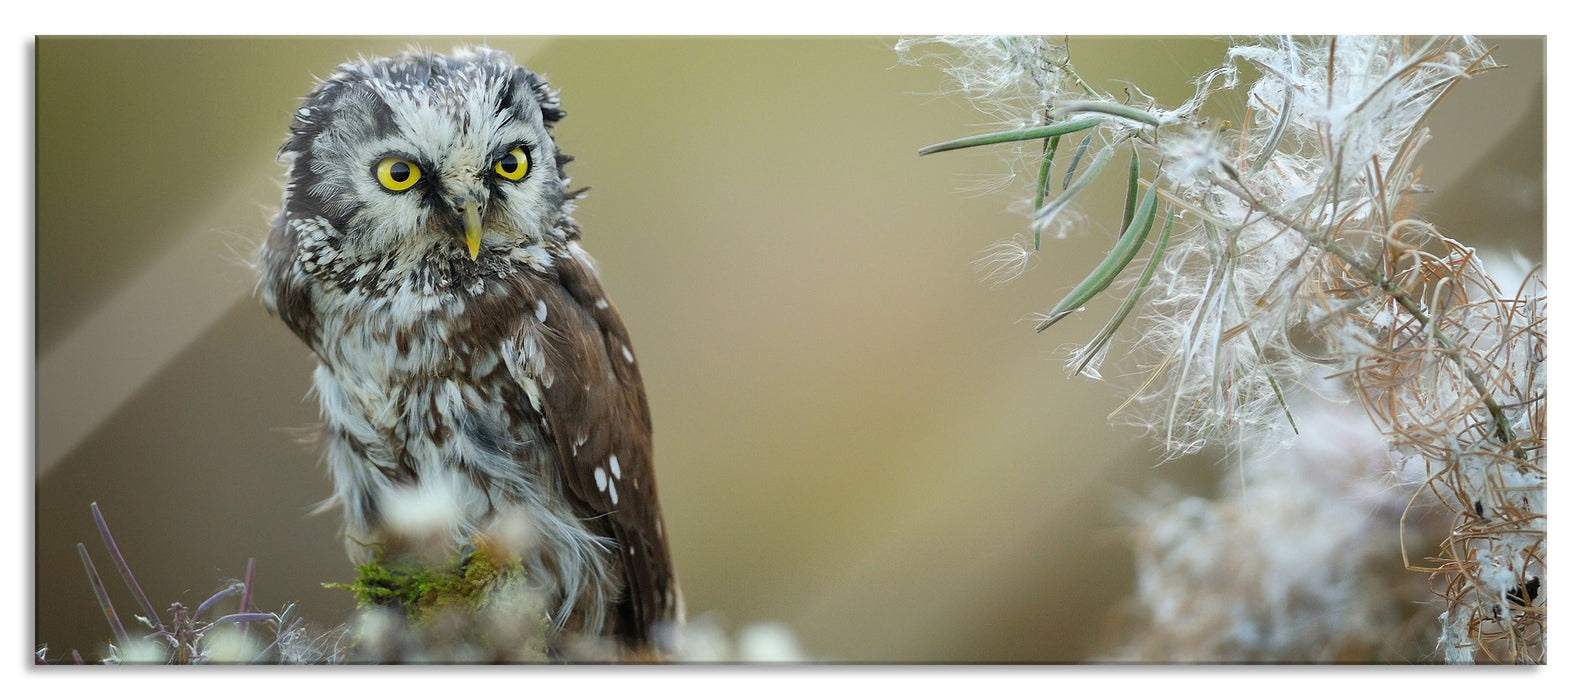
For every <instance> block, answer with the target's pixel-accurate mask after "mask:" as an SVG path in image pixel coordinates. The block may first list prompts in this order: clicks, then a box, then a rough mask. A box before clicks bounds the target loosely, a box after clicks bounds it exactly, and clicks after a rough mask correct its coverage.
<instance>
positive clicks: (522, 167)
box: [494, 146, 530, 180]
mask: <svg viewBox="0 0 1582 700" xmlns="http://www.w3.org/2000/svg"><path fill="white" fill-rule="evenodd" d="M529 164H530V162H529V160H528V158H527V151H524V150H522V147H521V146H517V147H516V148H513V149H511V152H510V153H507V154H505V156H504V157H502V158H500V160H498V161H495V164H494V171H495V172H497V173H499V174H500V177H503V178H505V179H507V180H520V179H522V178H524V177H527V166H528V165H529Z"/></svg>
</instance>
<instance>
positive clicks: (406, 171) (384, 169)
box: [374, 158, 423, 192]
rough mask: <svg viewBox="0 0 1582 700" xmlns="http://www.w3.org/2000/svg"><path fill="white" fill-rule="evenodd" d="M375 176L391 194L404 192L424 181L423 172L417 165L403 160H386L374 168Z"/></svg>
mask: <svg viewBox="0 0 1582 700" xmlns="http://www.w3.org/2000/svg"><path fill="white" fill-rule="evenodd" d="M374 174H375V175H376V176H377V177H378V178H379V184H381V185H384V188H385V189H387V190H390V191H391V192H403V191H406V190H409V189H411V188H412V186H413V185H416V184H417V181H418V180H421V179H423V171H421V170H419V169H418V167H417V163H413V162H412V161H410V160H404V159H401V158H386V159H384V160H381V161H379V165H378V166H376V167H375V168H374Z"/></svg>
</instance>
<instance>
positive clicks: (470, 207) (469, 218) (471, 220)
mask: <svg viewBox="0 0 1582 700" xmlns="http://www.w3.org/2000/svg"><path fill="white" fill-rule="evenodd" d="M461 220H462V225H463V226H464V227H465V228H463V229H462V240H463V241H466V242H467V253H468V254H469V255H471V256H472V259H473V260H477V259H478V245H479V244H480V243H481V242H482V241H483V214H482V213H481V212H480V211H479V209H478V203H477V202H475V201H473V200H471V199H469V200H467V203H466V204H463V205H461Z"/></svg>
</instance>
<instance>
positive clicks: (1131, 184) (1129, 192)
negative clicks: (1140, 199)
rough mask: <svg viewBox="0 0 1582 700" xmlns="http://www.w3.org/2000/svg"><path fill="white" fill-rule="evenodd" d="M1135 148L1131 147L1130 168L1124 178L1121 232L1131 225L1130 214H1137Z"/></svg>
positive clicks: (1136, 163) (1134, 145)
mask: <svg viewBox="0 0 1582 700" xmlns="http://www.w3.org/2000/svg"><path fill="white" fill-rule="evenodd" d="M1138 174H1139V173H1138V162H1137V146H1136V144H1133V145H1132V167H1131V170H1130V171H1129V172H1128V177H1127V178H1126V210H1125V211H1123V212H1121V231H1122V232H1125V231H1126V229H1127V227H1129V226H1131V225H1132V214H1135V213H1137V176H1138Z"/></svg>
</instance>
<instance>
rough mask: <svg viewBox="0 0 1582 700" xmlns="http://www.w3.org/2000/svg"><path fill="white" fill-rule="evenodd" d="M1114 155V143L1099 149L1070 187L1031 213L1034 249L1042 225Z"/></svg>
mask: <svg viewBox="0 0 1582 700" xmlns="http://www.w3.org/2000/svg"><path fill="white" fill-rule="evenodd" d="M1114 155H1115V144H1110V145H1108V146H1105V147H1104V148H1101V149H1099V152H1098V153H1097V154H1095V155H1094V156H1093V162H1092V163H1089V164H1088V169H1087V170H1084V171H1082V177H1079V178H1077V181H1076V182H1075V183H1072V185H1071V189H1068V190H1066V191H1064V192H1061V193H1060V195H1059V196H1057V197H1055V198H1054V199H1053V200H1051V201H1050V202H1049V203H1048V204H1045V205H1044V206H1043V207H1041V208H1039V209H1038V211H1036V212H1034V213H1033V249H1034V250H1037V249H1038V246H1039V245H1040V244H1041V242H1042V241H1041V239H1042V235H1043V231H1044V227H1045V226H1047V225H1048V224H1049V222H1050V220H1052V219H1054V218H1055V215H1057V214H1059V213H1060V210H1061V209H1062V208H1063V207H1065V206H1066V205H1067V204H1069V203H1070V202H1071V200H1072V199H1074V198H1076V196H1077V193H1078V192H1081V191H1082V188H1084V187H1087V186H1088V185H1089V184H1092V182H1093V181H1094V180H1097V179H1098V177H1099V173H1101V172H1104V166H1106V165H1109V162H1110V157H1111V156H1114Z"/></svg>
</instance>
